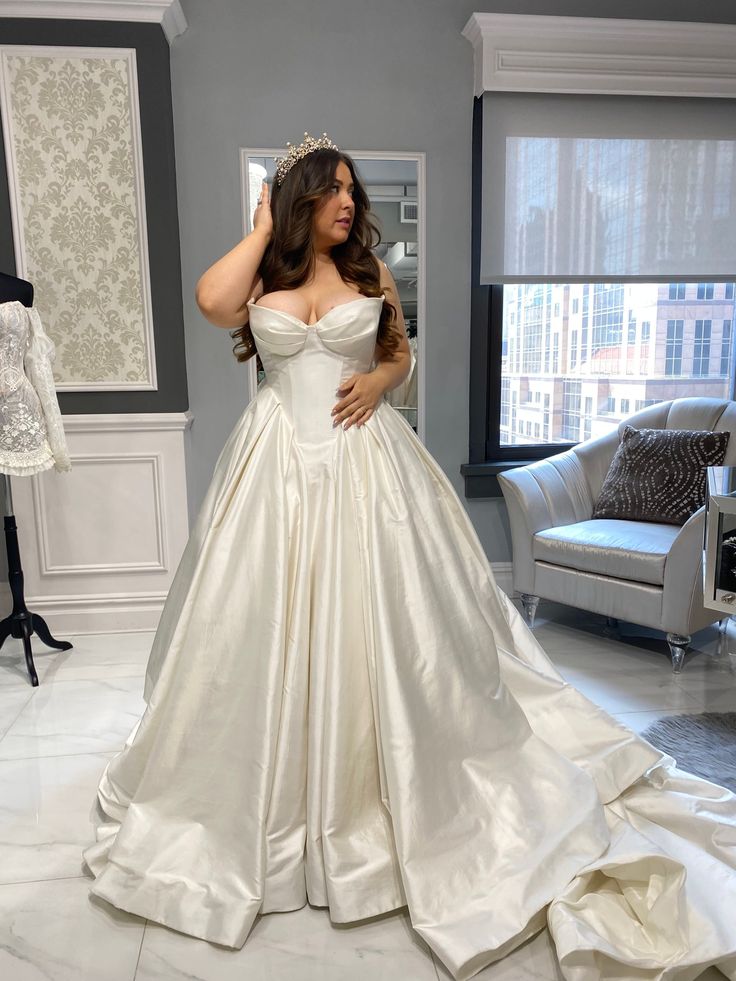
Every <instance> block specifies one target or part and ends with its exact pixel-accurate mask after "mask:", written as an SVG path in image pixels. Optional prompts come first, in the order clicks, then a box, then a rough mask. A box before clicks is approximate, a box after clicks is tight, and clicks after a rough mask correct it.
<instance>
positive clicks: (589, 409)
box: [583, 395, 593, 439]
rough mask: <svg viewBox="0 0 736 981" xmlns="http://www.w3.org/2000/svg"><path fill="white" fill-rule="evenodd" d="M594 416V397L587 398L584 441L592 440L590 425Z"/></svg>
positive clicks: (588, 396)
mask: <svg viewBox="0 0 736 981" xmlns="http://www.w3.org/2000/svg"><path fill="white" fill-rule="evenodd" d="M592 416H593V397H592V396H591V395H586V396H585V412H584V413H583V439H590V425H591V418H592Z"/></svg>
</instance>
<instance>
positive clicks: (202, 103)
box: [171, 0, 736, 562]
mask: <svg viewBox="0 0 736 981" xmlns="http://www.w3.org/2000/svg"><path fill="white" fill-rule="evenodd" d="M181 2H182V7H183V9H184V12H185V14H186V18H187V21H188V23H189V28H188V30H187V31H186V33H185V34H183V35H182V36H181V37H179V38H177V39H176V40H175V41H174V44H173V47H172V50H171V70H172V97H173V104H174V131H175V146H176V173H177V186H178V192H179V220H180V230H181V243H182V281H183V293H184V323H185V332H186V355H187V376H188V382H189V397H190V407H191V409H192V412H193V413H194V416H195V421H194V426H193V429H192V433H191V436H192V439H191V453H190V454H189V458H188V486H189V494H190V509H191V513H192V515H194V513H195V512H196V510H197V509H198V507H199V505H200V502H201V500H202V497H203V495H204V492H205V490H206V488H207V485H208V483H209V479H210V476H211V473H212V469H213V467H214V464H215V461H216V458H217V455H218V453H219V450H220V448H221V447H222V445H223V443H224V441H225V439H226V437H227V434H228V432H229V431H230V429H231V428H232V426H233V425H234V423H235V421H236V419H237V418H238V416H239V415H240V414H241V412H242V411H243V410H244V408H245V405H246V397H247V396H246V392H245V373H244V368H243V366H241V365H238V364H237V363H236V362H235V359H234V358H233V357H232V355H231V354H230V350H231V346H232V342H231V340H230V337H229V335H228V333H227V331H224V330H220V329H219V328H217V327H213V326H212V325H210V324H208V322H207V321H206V320H204V319H203V318H202V316H201V314H200V313H199V310H198V309H197V306H196V304H195V302H194V286H195V283H196V281H197V279H198V277H199V276H200V275H201V273H202V272H203V271H204V270H205V269H206V268H207V267H208V266H209V265H211V263H212V262H214V261H215V260H216V259H218V258H219V257H220V256H221V255H223V254H224V253H225V252H226V251H228V250H229V249H230V248H232V247H233V245H235V244H236V242H237V241H239V239H240V238H241V235H242V233H241V215H240V188H239V173H238V167H239V163H238V148H239V147H240V146H273V147H284V146H285V144H286V141H287V140H290V141H291V142H299V141H300V140H301V138H302V134H303V133H304V131H305V130H308V131H309V132H310V133H312V134H313V135H317V134H320V133H322V132H323V130H326V131H327V133H328V135H329V136H330V137H331V138H332V139H333V140H334V141H335V142H336V143H337V144H338V145H340V146H342V147H347V148H356V149H357V148H359V149H378V150H383V149H395V150H414V151H416V150H422V151H424V152H425V153H426V154H427V213H426V234H427V250H426V261H427V307H426V309H427V319H426V324H425V330H426V366H425V371H426V390H427V392H429V393H432V397H431V398H430V399H429V401H428V404H426V405H425V406H424V411H425V413H426V416H425V419H426V444H427V448H428V449H429V451H430V452H431V453H432V454H433V455H434V456H435V457H436V459H437V460H438V462H439V463H440V465H441V466H442V468H443V469H444V471H445V472H446V473H447V475H448V476H449V478H450V479H451V481H452V482H453V484H454V486H455V488H456V490H457V491H458V493H459V494H460V496H461V499H463V500H464V497H463V481H462V478H461V476H460V465H461V464H462V463H463V462H465V461H466V460H467V452H468V364H469V356H468V345H469V319H470V218H471V215H470V140H471V118H472V102H473V91H472V83H473V49H472V47H471V45H470V44H469V42H468V41H466V40H465V38H464V37H462V36H461V34H460V31H461V30H462V28H463V26H464V25H465V23H466V21H467V19H468V17H469V16H470V15H471V14H472V13H473V12H474V11H476V10H484V11H496V12H504V11H506V12H509V13H537V14H557V15H568V16H591V15H595V16H601V17H623V18H626V17H629V18H651V19H666V20H685V21H687V20H690V21H702V20H708V21H714V22H724V23H735V22H736V5H734V4H733V2H732V0H711V2H710V3H708V4H707V5H703V4H701V3H700V2H699V0H666V2H665V0H598V2H597V3H596V4H595V10H592V9H591V8H592V7H593V5H592V4H591V3H590V2H589V0H570V2H567V3H564V2H562V0H557V2H554V0H548V2H543V0H537V2H533V0H526V2H524V0H513V2H507V3H501V2H491V3H488V2H487V3H485V4H484V5H480V4H477V3H475V2H471V0H370V2H369V3H365V2H361V0H320V2H319V3H318V4H313V3H304V2H303V0H269V2H268V3H266V2H259V3H254V2H250V3H245V2H243V0H209V2H208V3H206V4H205V3H201V2H195V0H181ZM317 14H318V16H317ZM465 504H466V507H467V510H468V512H469V514H470V516H471V518H472V520H473V522H474V524H475V527H476V529H477V531H478V534H479V535H480V537H481V540H482V542H483V545H484V547H485V549H486V552H487V554H488V557H489V559H490V560H491V561H495V562H504V561H509V560H510V558H511V548H510V537H509V531H508V523H507V519H506V514H505V508H504V505H503V502H502V500H496V499H488V500H473V501H466V502H465Z"/></svg>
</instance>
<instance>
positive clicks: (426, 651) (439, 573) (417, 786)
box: [83, 296, 736, 981]
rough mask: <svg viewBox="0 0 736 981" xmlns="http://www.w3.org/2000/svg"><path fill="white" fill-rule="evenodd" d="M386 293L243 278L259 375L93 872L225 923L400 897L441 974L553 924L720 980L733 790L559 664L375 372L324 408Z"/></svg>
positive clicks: (166, 629)
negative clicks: (661, 744)
mask: <svg viewBox="0 0 736 981" xmlns="http://www.w3.org/2000/svg"><path fill="white" fill-rule="evenodd" d="M382 302H383V300H382V297H364V296H363V297H358V298H357V299H355V300H350V301H348V302H347V303H342V304H340V305H338V306H336V307H333V308H332V309H331V310H329V311H328V313H326V314H325V315H324V316H323V317H322V318H321V319H320V320H319V321H317V322H316V323H315V324H313V325H307V324H305V323H304V322H303V321H301V320H299V319H298V318H296V317H294V316H293V315H291V314H288V313H286V312H283V311H279V310H275V309H271V308H268V307H262V306H259V305H258V304H255V303H253V302H252V301H251V302H250V303H249V311H250V325H251V330H252V332H253V335H254V338H255V341H256V345H257V348H258V351H259V354H260V356H261V360H262V362H263V365H264V368H265V372H266V379H265V381H264V382H262V383H261V385H260V386H259V388H258V392H257V394H256V396H255V397H254V398H253V399H252V401H251V402H250V403H249V404H248V406H247V407H246V409H245V410H244V412H243V413H242V415H241V417H240V419H239V420H238V422H237V423H236V425H235V427H234V429H233V430H232V432H231V434H230V436H229V437H228V439H227V441H226V443H225V446H224V447H223V449H222V452H221V453H220V456H219V458H218V460H217V463H216V466H215V470H214V474H213V477H212V481H211V484H210V486H209V489H208V491H207V494H206V496H205V499H204V501H203V504H202V507H201V509H200V512H199V515H198V517H197V520H196V522H195V524H194V526H193V529H192V532H191V535H190V538H189V541H188V544H187V546H186V548H185V551H184V553H183V556H182V559H181V562H180V564H179V567H178V570H177V572H176V576H175V578H174V581H173V584H172V586H171V590H170V592H169V595H168V598H167V600H166V604H165V606H164V610H163V613H162V616H161V620H160V624H159V627H158V630H157V632H156V635H155V639H154V641H153V647H152V650H151V654H150V658H149V662H148V667H147V672H146V678H145V689H144V698H145V701H146V709H145V712H144V714H143V716H142V718H141V719H140V720H139V721H138V722H137V723H136V725H135V726H134V728H133V730H132V732H131V733H130V735H129V736H128V739H127V740H126V743H125V746H124V748H123V749H122V751H121V752H120V753H119V754H118V755H117V756H116V757H114V758H113V759H111V760H110V762H109V763H108V765H107V767H106V769H105V771H104V773H103V775H102V778H101V780H100V784H99V788H98V792H97V796H96V799H95V801H94V803H93V807H92V812H91V817H92V820H93V823H94V826H95V833H96V839H97V840H96V843H94V844H91V845H90V846H89V847H87V848H86V849H85V851H84V853H83V855H84V858H85V860H86V862H87V864H88V866H89V870H90V871H91V872H92V874H93V875H94V877H95V878H94V881H93V882H92V883H91V887H90V891H91V892H92V893H94V894H95V895H96V896H98V897H101V898H102V899H105V900H107V901H108V902H109V903H112V904H113V905H114V906H116V907H118V908H120V909H123V910H127V911H129V912H131V913H135V914H138V915H139V916H142V917H147V918H149V919H151V920H154V921H156V922H158V923H162V924H165V925H167V926H169V927H172V928H174V929H176V930H179V931H182V932H184V933H187V934H190V935H192V936H194V937H199V938H203V939H205V940H209V941H212V942H214V943H217V944H223V945H226V946H228V947H232V948H239V947H242V945H243V944H244V943H245V941H246V938H247V936H248V933H249V931H250V929H251V927H252V925H253V923H254V920H255V918H256V916H257V915H258V914H259V913H261V914H262V913H268V912H272V911H276V910H279V911H285V910H293V909H297V908H299V907H301V906H303V905H304V904H305V903H306V902H307V901H309V902H310V903H311V904H313V905H316V906H328V907H329V916H330V918H331V919H332V921H334V922H336V923H342V922H349V921H354V920H358V919H362V918H364V917H369V916H373V915H375V914H378V913H382V912H385V911H388V910H393V909H396V908H397V907H400V906H403V905H406V906H407V907H408V911H409V914H410V917H411V922H412V925H413V927H414V929H415V930H416V931H417V932H418V933H419V934H420V935H421V936H422V937H423V938H424V939H425V940H426V942H427V943H428V944H429V945H430V947H431V948H432V949H433V950H434V951H435V952H436V954H437V955H438V957H439V958H440V959H441V960H442V961H443V962H444V963H445V965H446V966H447V967H448V969H449V970H450V971H451V972H452V974H453V975H454V977H456V978H457V979H459V981H462V979H466V978H469V977H471V976H473V975H474V974H476V973H477V972H478V971H479V970H480V969H481V968H482V967H484V966H485V965H486V964H488V963H490V962H492V961H494V960H497V959H499V958H500V957H503V956H504V954H506V953H508V952H509V951H510V950H512V949H513V948H514V947H516V946H517V945H518V944H520V943H521V942H522V941H523V940H525V939H526V938H528V937H530V936H531V935H532V934H534V933H536V932H537V931H539V930H540V929H542V928H543V927H545V926H547V927H548V928H549V931H550V934H551V936H552V938H553V940H554V943H555V946H556V950H557V955H558V957H559V960H560V964H561V970H562V973H563V975H564V977H565V978H568V979H570V981H599V979H602V978H605V979H616V981H622V979H627V981H628V979H634V978H636V979H652V981H653V979H665V978H666V979H675V978H677V979H678V981H685V979H688V981H689V979H694V978H696V977H697V976H698V974H699V973H700V972H701V971H702V970H704V969H705V967H707V966H708V965H710V964H718V965H719V967H720V969H721V970H722V971H723V972H724V973H725V974H726V976H727V977H729V978H731V979H736V796H734V795H733V794H731V793H730V792H728V791H726V790H724V789H722V788H720V787H718V786H715V785H714V784H712V783H709V782H707V781H705V780H701V779H699V778H696V777H693V776H690V775H688V774H686V773H683V772H682V771H680V770H679V769H677V767H676V766H675V762H674V760H672V759H671V758H670V757H668V756H665V755H663V754H662V753H660V752H659V751H657V750H655V749H654V748H652V746H650V745H649V743H647V742H645V741H644V740H643V739H641V738H640V737H639V736H637V735H636V734H634V733H633V732H632V731H631V730H629V729H628V728H626V727H625V726H624V725H622V724H620V723H619V722H617V721H615V720H614V719H613V718H611V717H610V716H609V715H608V714H607V713H606V712H604V711H603V710H602V709H600V708H598V707H597V706H596V705H594V704H593V703H592V702H590V701H589V700H588V699H587V698H585V697H584V696H583V695H582V694H581V693H580V692H578V691H577V690H576V689H574V688H573V687H571V686H570V685H569V684H567V683H566V682H565V681H564V680H563V679H562V677H561V676H560V675H559V673H558V672H557V671H556V669H555V668H554V667H553V665H552V664H551V662H550V661H549V659H548V658H547V656H546V654H545V653H544V651H543V650H542V648H541V647H540V645H539V643H538V642H537V641H536V640H535V638H534V636H533V634H532V633H531V631H530V630H529V629H528V628H527V626H526V624H525V623H524V621H523V620H522V618H521V616H520V615H519V613H518V612H517V610H516V608H515V607H514V606H513V604H512V603H511V602H510V601H509V600H508V598H507V597H506V595H505V594H504V593H503V591H502V590H500V589H499V588H498V587H497V586H496V583H495V581H494V577H493V573H492V571H491V568H490V566H489V564H488V561H487V558H486V555H485V553H484V551H483V548H482V546H481V544H480V541H479V539H478V537H477V535H476V533H475V530H474V528H473V526H472V524H471V521H470V519H469V517H468V515H467V513H466V511H465V510H464V508H463V506H462V504H461V502H460V499H459V497H458V496H457V494H456V493H455V490H454V489H453V487H452V486H451V484H450V482H449V480H448V479H447V477H446V476H445V474H444V472H443V471H442V469H441V468H440V466H439V464H438V463H437V462H436V461H435V460H434V458H433V457H432V456H431V455H430V454H429V452H428V451H427V450H426V449H425V447H424V445H423V444H422V442H421V441H420V440H419V438H418V437H417V436H416V434H415V433H414V431H413V430H412V428H411V426H410V425H409V423H408V422H406V420H405V419H404V417H403V416H402V415H401V414H400V413H399V412H397V411H396V410H395V409H393V408H392V406H391V405H390V404H389V403H388V402H387V401H386V400H385V399H383V400H382V401H381V402H380V403H379V405H378V406H377V408H376V411H375V412H374V414H373V416H372V417H371V418H369V420H368V421H367V422H366V423H365V425H363V426H361V427H355V426H352V427H351V428H350V429H348V430H344V429H343V428H342V426H336V427H334V428H333V426H332V417H331V415H330V411H331V409H332V407H333V405H334V404H335V402H336V401H337V400H338V398H339V396H338V395H337V393H336V390H337V388H338V385H339V383H340V382H341V380H343V379H344V378H347V377H348V376H349V375H351V374H353V373H354V372H359V371H360V372H362V371H367V370H369V369H370V366H371V363H372V357H373V353H374V346H375V341H376V332H377V329H378V321H379V316H380V312H381V306H382Z"/></svg>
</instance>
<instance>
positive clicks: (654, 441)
mask: <svg viewBox="0 0 736 981" xmlns="http://www.w3.org/2000/svg"><path fill="white" fill-rule="evenodd" d="M729 436H730V433H728V432H723V433H713V432H710V430H707V429H705V430H696V429H636V428H635V427H634V426H624V429H623V432H622V433H621V442H620V443H619V446H618V449H617V450H616V453H615V454H614V457H613V460H612V461H611V466H610V467H609V468H608V473H607V474H606V476H605V479H604V481H603V486H602V487H601V492H600V494H599V495H598V500H597V501H596V503H595V507H594V508H593V517H594V518H626V519H628V520H630V521H661V522H663V523H665V524H670V525H682V524H684V523H685V522H686V521H687V519H688V518H689V517H690V515H691V514H693V513H694V512H695V511H697V510H698V508H699V507H701V506H702V505H703V504H705V479H706V473H705V469H706V467H718V466H721V465H722V463H723V460H724V457H725V455H726V447H727V445H728V437H729Z"/></svg>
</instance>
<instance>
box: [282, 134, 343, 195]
mask: <svg viewBox="0 0 736 981" xmlns="http://www.w3.org/2000/svg"><path fill="white" fill-rule="evenodd" d="M304 135H305V136H306V139H305V140H302V142H301V143H300V144H299V146H292V145H291V143H287V144H286V145H287V146H288V147H289V152H288V153H287V155H286V156H285V157H277V158H276V175H275V179H276V183H277V184H279V185H280V184H281V183H283V180H284V177H286V175H287V174H288V173H289V171H290V170H291V168H292V167H293V166H294V164H295V163H296V162H297V161H299V160H301V159H302V157H306V155H307V154H308V153H311V152H312V151H313V150H327V149H329V150H339V149H340V147H339V146H336V145H335V144H334V143H333V142H332V140H330V139H329V138H328V136H327V133H323V134H322V136H321V137H320V138H319V139H318V140H315V138H314V137H313V136H310V135H309V133H307V131H306V130H305V131H304Z"/></svg>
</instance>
